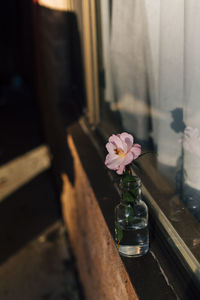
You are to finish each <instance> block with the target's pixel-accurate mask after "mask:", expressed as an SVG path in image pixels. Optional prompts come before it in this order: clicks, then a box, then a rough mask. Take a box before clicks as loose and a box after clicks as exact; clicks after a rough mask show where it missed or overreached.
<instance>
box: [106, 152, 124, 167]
mask: <svg viewBox="0 0 200 300" xmlns="http://www.w3.org/2000/svg"><path fill="white" fill-rule="evenodd" d="M122 162H123V158H121V157H120V156H118V155H115V157H114V156H113V155H110V154H108V155H107V156H106V160H105V165H106V166H107V167H108V168H109V169H111V170H117V168H118V167H119V166H120V164H121V163H122Z"/></svg>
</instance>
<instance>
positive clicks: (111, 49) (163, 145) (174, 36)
mask: <svg viewBox="0 0 200 300" xmlns="http://www.w3.org/2000/svg"><path fill="white" fill-rule="evenodd" d="M108 3H109V1H108V0H102V24H103V27H102V33H103V45H104V49H103V52H104V66H105V71H106V89H105V98H106V99H105V100H106V101H107V102H108V103H109V104H110V108H111V110H117V111H118V112H120V116H121V122H122V124H123V127H124V130H126V131H128V132H132V133H133V134H134V135H135V136H136V137H137V138H138V140H139V141H141V142H147V141H148V140H149V139H152V140H153V143H154V145H155V149H157V152H158V167H159V169H160V171H161V172H162V173H163V174H164V175H165V176H166V177H168V179H169V180H171V181H173V182H174V183H175V181H177V178H178V180H179V181H181V180H182V181H183V183H184V184H182V183H181V184H180V186H184V188H183V191H182V192H183V193H185V195H186V198H187V199H186V200H185V201H193V200H191V199H193V196H194V194H195V192H196V191H199V190H200V155H198V153H200V148H199V152H198V151H197V150H195V151H193V150H191V149H189V150H190V151H188V147H185V148H184V145H185V144H184V130H185V128H187V127H188V126H189V127H191V128H192V129H193V130H194V132H195V136H193V140H192V139H188V140H187V142H193V145H194V144H195V146H196V147H200V142H199V141H200V139H199V136H198V130H199V129H200V99H199V98H200V38H199V37H200V1H199V0H185V1H184V0H153V1H152V0H126V1H121V0H113V1H112V18H111V20H110V17H109V15H108V13H107V15H106V11H104V10H105V8H106V5H107V6H108ZM107 9H108V7H107ZM107 11H108V10H107ZM108 18H109V21H110V22H111V26H110V27H109V30H108V24H109V22H108V20H107V21H106V19H108ZM105 24H107V28H106V26H105ZM196 128H197V129H198V130H197V129H196ZM192 129H191V132H193V131H192ZM194 139H196V140H195V141H194ZM180 140H182V141H181V142H180ZM144 144H145V143H144ZM183 170H184V172H182V171H183ZM183 174H185V175H184V176H183ZM179 183H180V182H179ZM190 188H191V189H190ZM188 191H189V192H188ZM198 198H199V196H198ZM188 199H189V200H188ZM198 202H200V198H199V200H198ZM192 203H193V202H192ZM192 205H193V204H192ZM195 205H196V204H195ZM199 206H200V205H199ZM199 213H200V211H199Z"/></svg>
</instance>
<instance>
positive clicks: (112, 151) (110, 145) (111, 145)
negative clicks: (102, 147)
mask: <svg viewBox="0 0 200 300" xmlns="http://www.w3.org/2000/svg"><path fill="white" fill-rule="evenodd" d="M115 148H116V146H115V145H114V144H113V143H107V144H106V149H107V150H108V152H109V153H111V154H112V153H115V152H114V149H115Z"/></svg>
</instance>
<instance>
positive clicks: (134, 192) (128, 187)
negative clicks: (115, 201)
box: [120, 176, 141, 204]
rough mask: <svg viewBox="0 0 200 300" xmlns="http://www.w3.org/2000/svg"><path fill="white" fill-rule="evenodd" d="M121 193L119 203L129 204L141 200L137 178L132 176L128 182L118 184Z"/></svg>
mask: <svg viewBox="0 0 200 300" xmlns="http://www.w3.org/2000/svg"><path fill="white" fill-rule="evenodd" d="M120 187H121V191H122V198H121V202H123V203H126V204H131V203H134V202H137V201H139V200H140V199H141V180H140V179H139V178H138V177H137V176H132V178H130V180H126V181H123V179H122V180H121V182H120Z"/></svg>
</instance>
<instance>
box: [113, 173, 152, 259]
mask: <svg viewBox="0 0 200 300" xmlns="http://www.w3.org/2000/svg"><path fill="white" fill-rule="evenodd" d="M120 189H121V191H122V197H121V202H120V204H118V205H117V206H116V208H115V242H116V246H117V249H118V251H119V253H120V254H121V255H123V256H127V257H137V256H142V255H144V254H146V253H147V252H148V250H149V230H148V208H147V205H146V204H145V202H144V201H142V199H141V180H140V179H139V177H137V176H132V175H130V176H129V177H128V178H127V177H126V180H123V178H122V179H121V181H120Z"/></svg>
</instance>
